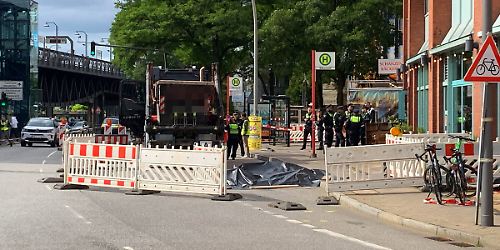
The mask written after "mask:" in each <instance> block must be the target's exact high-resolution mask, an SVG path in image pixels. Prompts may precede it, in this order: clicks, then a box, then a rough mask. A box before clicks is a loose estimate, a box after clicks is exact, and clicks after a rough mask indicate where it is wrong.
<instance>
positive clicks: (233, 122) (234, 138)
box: [225, 112, 250, 160]
mask: <svg viewBox="0 0 500 250" xmlns="http://www.w3.org/2000/svg"><path fill="white" fill-rule="evenodd" d="M225 132H226V133H227V134H228V139H227V159H230V158H231V159H233V160H234V159H235V158H236V152H237V150H238V146H240V148H241V156H242V157H243V158H247V157H250V149H249V147H248V137H249V136H250V127H249V123H248V117H247V114H246V113H242V114H241V117H240V113H238V112H235V113H233V116H231V117H230V118H229V121H228V123H227V125H226V127H225Z"/></svg>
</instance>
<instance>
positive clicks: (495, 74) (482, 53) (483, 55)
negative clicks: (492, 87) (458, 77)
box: [464, 36, 500, 82]
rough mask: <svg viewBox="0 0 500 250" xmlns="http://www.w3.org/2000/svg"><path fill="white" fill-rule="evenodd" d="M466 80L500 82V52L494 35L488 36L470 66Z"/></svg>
mask: <svg viewBox="0 0 500 250" xmlns="http://www.w3.org/2000/svg"><path fill="white" fill-rule="evenodd" d="M464 81H467V82H500V54H499V53H498V48H497V46H496V44H495V40H493V37H492V36H488V37H487V38H486V41H485V42H484V44H483V46H481V49H480V50H479V52H478V53H477V56H476V58H475V59H474V62H473V63H472V65H471V66H470V68H469V70H468V71H467V74H465V77H464Z"/></svg>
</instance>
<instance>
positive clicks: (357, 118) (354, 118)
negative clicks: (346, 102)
mask: <svg viewBox="0 0 500 250" xmlns="http://www.w3.org/2000/svg"><path fill="white" fill-rule="evenodd" d="M350 120H351V122H352V123H359V122H361V117H360V116H359V115H351V118H350Z"/></svg>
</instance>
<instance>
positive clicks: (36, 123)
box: [27, 119, 54, 127]
mask: <svg viewBox="0 0 500 250" xmlns="http://www.w3.org/2000/svg"><path fill="white" fill-rule="evenodd" d="M27 126H32V127H54V122H53V121H52V120H48V119H31V120H30V121H29V122H28V125H27Z"/></svg>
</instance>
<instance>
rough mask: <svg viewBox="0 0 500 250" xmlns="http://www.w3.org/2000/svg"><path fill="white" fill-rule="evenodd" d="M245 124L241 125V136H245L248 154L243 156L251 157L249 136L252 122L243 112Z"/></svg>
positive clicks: (244, 142)
mask: <svg viewBox="0 0 500 250" xmlns="http://www.w3.org/2000/svg"><path fill="white" fill-rule="evenodd" d="M241 118H242V119H243V125H242V126H241V136H242V137H243V144H244V145H245V151H244V152H246V155H244V156H243V158H246V157H250V147H249V146H248V138H249V137H250V123H249V121H248V117H247V114H246V113H242V114H241Z"/></svg>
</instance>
